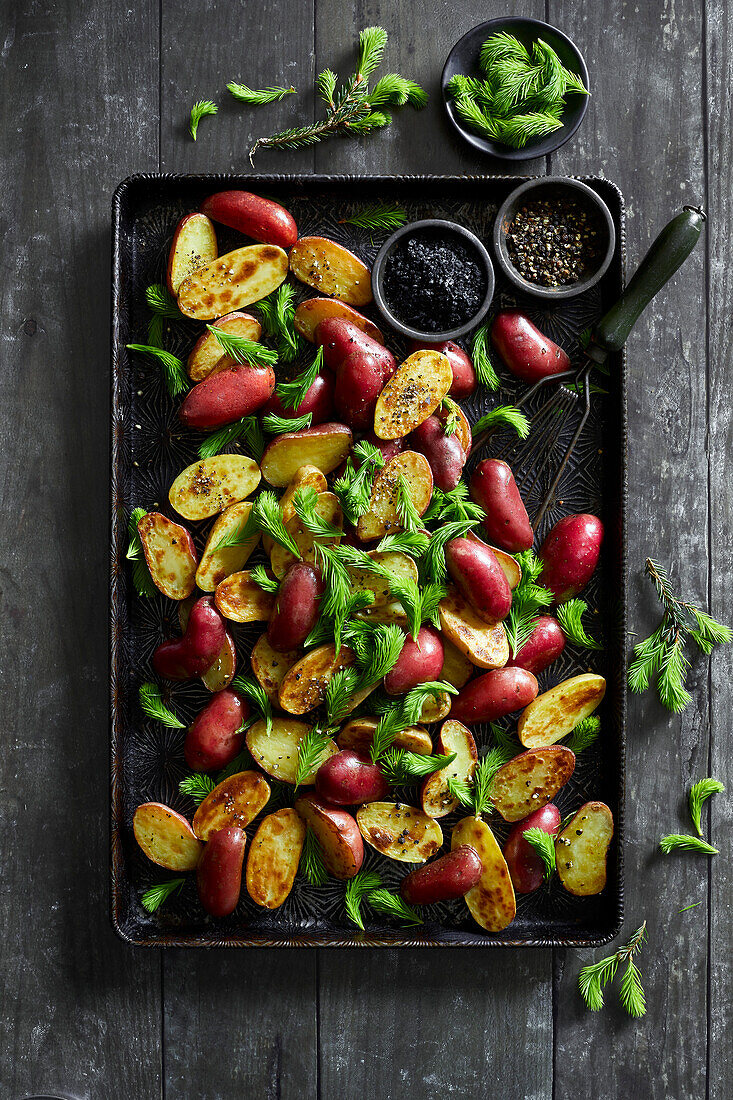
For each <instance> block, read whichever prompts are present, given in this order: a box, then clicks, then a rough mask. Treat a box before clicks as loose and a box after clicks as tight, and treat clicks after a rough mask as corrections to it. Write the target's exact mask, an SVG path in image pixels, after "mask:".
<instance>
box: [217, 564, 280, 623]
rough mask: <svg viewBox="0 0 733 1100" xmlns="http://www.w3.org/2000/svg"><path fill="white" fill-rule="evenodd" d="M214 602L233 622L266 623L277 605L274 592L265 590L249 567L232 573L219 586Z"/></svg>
mask: <svg viewBox="0 0 733 1100" xmlns="http://www.w3.org/2000/svg"><path fill="white" fill-rule="evenodd" d="M214 603H215V604H216V606H217V607H218V608H219V610H220V611H221V613H222V615H223V616H224V618H225V619H231V620H232V622H233V623H266V622H267V621H268V619H269V618H270V616H271V615H272V612H273V610H274V607H275V596H274V594H273V593H272V592H263V590H262V589H261V588H260V586H259V585H258V584H255V582H254V581H253V580H252V573H251V571H250V570H249V569H243V570H242V571H241V572H240V573H232V575H231V577H226V578H225V579H224V580H223V581H222V582H221V584H220V585H219V586H218V587H217V589H216V592H215V593H214Z"/></svg>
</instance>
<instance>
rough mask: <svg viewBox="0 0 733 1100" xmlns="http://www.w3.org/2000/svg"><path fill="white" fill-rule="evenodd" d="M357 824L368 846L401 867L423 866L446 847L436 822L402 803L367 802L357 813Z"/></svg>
mask: <svg viewBox="0 0 733 1100" xmlns="http://www.w3.org/2000/svg"><path fill="white" fill-rule="evenodd" d="M356 822H357V824H358V826H359V831H360V833H361V835H362V836H363V837H364V840H365V841H366V842H367V844H371V846H372V848H376V850H377V851H378V852H381V853H382V855H383V856H387V858H388V859H396V860H398V861H399V862H400V863H424V862H425V860H426V859H430V857H431V856H434V855H435V853H436V852H437V851H438V850H439V848H440V847H441V845H442V843H443V833H442V831H441V828H440V825H439V824H438V822H437V821H433V819H432V817H428V815H427V814H424V813H423V812H422V810H418V809H417V807H415V806H405V805H404V804H403V803H401V802H368V803H367V804H366V805H365V806H360V807H359V809H358V810H357V811H356Z"/></svg>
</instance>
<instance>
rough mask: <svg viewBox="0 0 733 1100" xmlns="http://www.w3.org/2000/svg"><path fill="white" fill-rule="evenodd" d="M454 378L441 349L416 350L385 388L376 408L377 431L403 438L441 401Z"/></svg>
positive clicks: (378, 434)
mask: <svg viewBox="0 0 733 1100" xmlns="http://www.w3.org/2000/svg"><path fill="white" fill-rule="evenodd" d="M452 382H453V371H452V369H451V365H450V360H449V359H448V358H447V356H445V355H443V354H442V353H441V352H439V351H429V350H422V351H414V352H413V353H412V355H408V357H407V359H405V361H404V363H401V364H400V365H399V367H398V368H397V370H396V371H395V372H394V374H393V375H392V377H391V378H390V379H389V381H388V382H387V384H386V386H385V387H384V389H383V390H382V392H381V394H380V395H379V398H378V399H377V404H376V407H375V409H374V434H375V435H376V436H377V437H378V438H379V439H402V438H403V436H406V435H409V433H410V432H412V431H414V430H415V428H417V427H419V426H420V424H422V422H423V421H424V420H427V418H428V417H429V416H430V415H431V413H433V412H434V411H435V410H436V409H437V407H438V405H439V404H440V403H441V401H442V400H443V398H444V397H445V395H446V394H447V392H448V390H449V389H450V388H451V384H452Z"/></svg>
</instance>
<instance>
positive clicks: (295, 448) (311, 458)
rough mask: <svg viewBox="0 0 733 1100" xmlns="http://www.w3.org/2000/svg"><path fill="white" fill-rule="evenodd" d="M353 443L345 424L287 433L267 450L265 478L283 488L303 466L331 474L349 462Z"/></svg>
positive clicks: (269, 445)
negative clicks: (345, 461)
mask: <svg viewBox="0 0 733 1100" xmlns="http://www.w3.org/2000/svg"><path fill="white" fill-rule="evenodd" d="M352 442H353V436H352V434H351V428H347V427H346V425H345V424H336V423H329V424H318V425H317V426H316V427H315V428H305V429H304V430H303V431H302V432H284V433H283V434H282V435H278V436H276V437H275V438H274V439H273V440H272V442H271V443H268V445H267V447H266V448H265V453H264V454H263V456H262V476H263V477H264V479H265V481H267V482H268V483H269V484H270V485H274V486H275V487H276V488H283V487H284V486H285V485H289V484H290V482H291V481H292V480H293V478H294V477H295V474H296V472H297V471H298V470H299V469H300V467H301V466H315V467H316V468H317V469H319V470H320V471H321V473H323V474H330V473H332V471H333V470H335V469H336V467H337V466H340V465H341V463H342V462H343V461H344V460H345V459H346V456H347V455H348V453H349V451H350V450H351V444H352ZM426 507H427V505H426Z"/></svg>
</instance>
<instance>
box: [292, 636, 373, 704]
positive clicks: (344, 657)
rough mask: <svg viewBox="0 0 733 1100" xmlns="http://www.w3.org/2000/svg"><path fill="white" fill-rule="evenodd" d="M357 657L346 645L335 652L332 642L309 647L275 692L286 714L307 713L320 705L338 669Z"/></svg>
mask: <svg viewBox="0 0 733 1100" xmlns="http://www.w3.org/2000/svg"><path fill="white" fill-rule="evenodd" d="M355 660H356V657H355V655H354V652H353V650H351V649H349V647H348V646H345V645H343V646H341V652H340V653H339V655H338V657H337V656H336V646H335V645H333V644H332V643H329V644H327V645H321V646H317V647H316V648H315V649H311V650H310V651H309V652H308V653H306V655H305V656H304V657H301V659H300V660H299V661H298V662H297V663H296V664H294V665H293V667H292V668H291V669H289V670H288V671H287V673H286V674H285V678H284V680H283V682H282V684H281V685H280V694H279V696H278V698H279V701H280V706H281V707H282V709H283V710H286V711H287V712H288V714H307V713H308V711H309V710H314V709H315V707H318V706H320V705H321V703H322V702H323V700H324V699H325V697H326V688H327V686H328V684H329V683H330V682H331V680H332V679H333V677H334V676H335V675H336V673H337V672H340V671H341V669H343V668H349V667H350V666H351V665H353V663H354V661H355Z"/></svg>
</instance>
